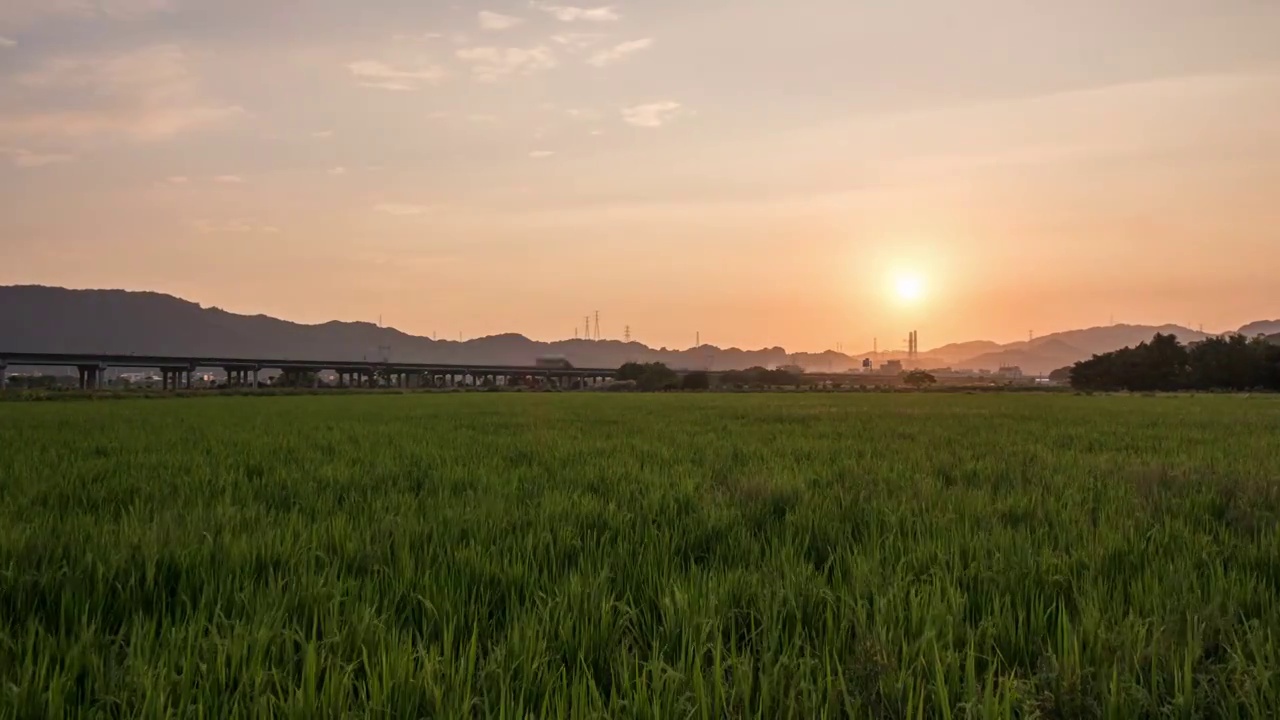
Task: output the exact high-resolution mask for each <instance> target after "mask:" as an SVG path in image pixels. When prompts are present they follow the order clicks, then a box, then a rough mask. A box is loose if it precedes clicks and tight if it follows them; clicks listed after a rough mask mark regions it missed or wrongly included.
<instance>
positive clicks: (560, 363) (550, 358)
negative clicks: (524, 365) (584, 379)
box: [534, 355, 573, 370]
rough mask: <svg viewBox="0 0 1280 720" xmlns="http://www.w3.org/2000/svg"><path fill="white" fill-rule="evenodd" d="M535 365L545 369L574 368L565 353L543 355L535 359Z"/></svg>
mask: <svg viewBox="0 0 1280 720" xmlns="http://www.w3.org/2000/svg"><path fill="white" fill-rule="evenodd" d="M534 367H538V368H542V369H544V370H572V369H573V363H571V362H569V358H567V357H565V356H563V355H543V356H542V357H540V358H538V359H537V360H535V361H534Z"/></svg>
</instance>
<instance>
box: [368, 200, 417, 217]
mask: <svg viewBox="0 0 1280 720" xmlns="http://www.w3.org/2000/svg"><path fill="white" fill-rule="evenodd" d="M373 210H374V212H380V213H383V214H385V215H395V216H397V217H412V216H414V215H425V214H427V213H429V212H431V206H430V205H414V204H412V203H394V202H391V203H378V204H377V205H374V206H373Z"/></svg>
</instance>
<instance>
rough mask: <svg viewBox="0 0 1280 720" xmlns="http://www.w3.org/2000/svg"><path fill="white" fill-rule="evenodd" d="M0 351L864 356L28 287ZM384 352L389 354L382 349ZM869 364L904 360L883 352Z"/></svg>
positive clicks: (990, 363) (606, 360)
mask: <svg viewBox="0 0 1280 720" xmlns="http://www.w3.org/2000/svg"><path fill="white" fill-rule="evenodd" d="M0 310H3V312H0V352H5V351H8V352H47V353H120V354H127V353H134V354H137V355H172V356H205V357H257V358H272V359H284V360H288V359H297V360H302V359H316V360H361V359H368V360H380V359H383V358H390V359H391V360H392V361H402V362H422V363H428V362H429V363H457V364H460V365H462V364H501V365H532V364H533V363H534V362H535V360H536V359H537V358H538V357H540V356H544V355H561V356H564V357H566V358H568V360H569V361H570V362H572V363H573V364H574V365H577V366H578V367H617V366H619V365H622V364H623V363H625V362H630V361H637V362H663V363H666V364H667V365H669V366H671V367H674V368H681V369H709V370H733V369H742V368H747V367H753V366H763V367H773V366H778V365H786V364H794V365H799V366H801V367H804V368H805V369H807V370H813V371H823V372H827V371H830V372H841V371H844V370H849V369H853V368H856V367H860V366H861V364H862V360H863V359H864V358H868V357H873V355H872V353H870V352H865V353H861V354H857V355H847V354H844V353H837V352H834V351H827V352H823V353H794V354H792V353H788V352H787V351H786V350H785V349H783V348H781V347H771V348H762V349H758V350H743V349H740V348H719V347H715V346H711V345H704V346H701V347H696V348H689V349H687V350H672V349H667V348H656V349H655V348H651V347H648V346H646V345H644V344H641V343H638V342H621V341H617V340H599V341H593V340H561V341H556V342H539V341H535V340H530V339H529V338H526V337H524V336H523V335H517V334H504V335H493V336H489V337H483V338H477V339H474V340H467V341H462V342H458V341H452V340H433V339H431V338H427V337H419V336H414V335H409V334H407V333H403V332H401V331H399V330H396V329H393V328H384V327H379V326H377V325H375V324H373V323H364V322H336V321H334V322H327V323H323V324H320V325H303V324H299V323H294V322H289V321H286V320H279V319H276V318H272V317H267V316H265V315H252V316H251V315H237V314H234V313H230V312H227V311H225V310H221V309H219V308H216V307H202V306H201V305H198V304H196V303H193V302H189V301H186V300H182V299H180V298H176V297H173V296H171V295H163V294H160V293H154V292H134V291H126V290H69V289H65V288H57V287H44V286H35V285H23V286H0ZM1157 332H1160V333H1172V334H1175V335H1177V336H1178V337H1179V339H1181V340H1182V341H1183V342H1194V341H1197V340H1202V339H1204V338H1206V337H1209V335H1208V334H1206V333H1202V332H1198V331H1196V330H1191V329H1189V328H1185V327H1180V326H1177V325H1162V326H1148V325H1111V326H1107V327H1095V328H1089V329H1086V330H1071V331H1067V332H1060V333H1054V334H1052V335H1045V336H1044V337H1040V338H1035V339H1033V340H1027V341H1021V342H1014V343H1008V344H1000V343H995V342H990V341H986V340H979V341H972V342H964V343H955V344H951V345H944V346H942V347H939V348H935V349H933V350H929V351H927V352H923V353H922V354H921V356H920V357H919V358H917V359H916V360H915V361H914V365H916V366H919V367H926V368H942V367H951V368H955V369H957V370H960V369H972V370H978V369H990V370H994V369H997V368H999V367H1002V366H1010V365H1016V366H1018V367H1021V368H1022V370H1023V372H1025V373H1028V374H1045V373H1049V372H1051V371H1053V370H1055V369H1057V368H1060V367H1064V366H1067V365H1070V364H1072V363H1074V362H1076V361H1079V360H1085V359H1088V358H1089V357H1091V356H1092V355H1094V354H1097V353H1103V352H1109V351H1111V350H1116V349H1119V348H1121V347H1125V346H1131V345H1135V344H1137V343H1140V342H1142V341H1144V340H1149V339H1151V336H1152V335H1154V334H1155V333H1157ZM1235 332H1240V333H1243V334H1246V335H1250V336H1253V335H1271V334H1280V320H1270V321H1261V322H1255V323H1250V324H1248V325H1245V326H1244V327H1242V328H1240V329H1239V330H1238V331H1235ZM388 348H389V350H388ZM874 357H875V358H876V359H877V361H878V362H883V361H885V360H890V359H903V360H906V353H903V352H882V353H878V354H877V355H875V356H874Z"/></svg>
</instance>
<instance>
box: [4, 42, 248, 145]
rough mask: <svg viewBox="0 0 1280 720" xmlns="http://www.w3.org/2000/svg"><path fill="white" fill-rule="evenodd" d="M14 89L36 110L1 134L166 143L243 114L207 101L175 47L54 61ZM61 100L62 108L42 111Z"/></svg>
mask: <svg viewBox="0 0 1280 720" xmlns="http://www.w3.org/2000/svg"><path fill="white" fill-rule="evenodd" d="M16 82H17V85H18V87H19V88H21V89H22V90H24V91H26V92H27V93H28V94H29V95H30V97H28V98H26V100H27V101H28V102H26V103H24V104H26V105H27V106H28V107H30V108H31V109H30V110H28V111H27V112H25V113H17V114H10V115H8V116H6V117H4V118H0V133H9V134H19V135H70V136H77V137H89V136H96V135H126V136H130V137H132V138H134V139H137V140H161V139H167V138H170V137H173V136H174V135H178V134H180V133H183V132H187V131H191V130H196V129H200V128H204V127H208V126H211V125H215V124H218V123H221V122H225V121H227V120H230V119H232V118H235V117H237V116H241V115H243V114H244V109H243V108H241V107H239V106H236V105H228V104H225V103H222V102H218V101H216V100H214V99H212V98H210V97H209V96H208V95H207V94H206V93H205V91H204V88H203V87H202V86H201V83H200V81H199V80H198V78H197V77H196V76H195V74H194V73H193V72H192V71H191V70H190V68H189V67H188V58H187V56H186V54H185V53H184V52H183V50H182V49H181V48H179V47H178V46H176V45H154V46H151V47H146V48H142V49H139V50H133V51H130V52H126V53H122V54H115V55H105V56H100V55H72V56H61V57H54V58H52V59H50V60H47V61H46V62H45V63H44V64H42V65H40V66H38V67H37V68H35V69H34V70H32V71H30V72H28V73H25V74H22V75H19V76H17V78H16ZM55 97H56V98H57V99H58V100H59V101H60V103H59V105H60V106H59V107H57V108H56V109H43V108H42V107H41V105H42V102H45V101H50V100H51V99H52V98H55ZM68 97H71V99H73V100H75V101H77V102H76V103H75V105H74V109H67V107H66V104H67V103H66V99H67V98H68Z"/></svg>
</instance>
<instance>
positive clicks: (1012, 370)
mask: <svg viewBox="0 0 1280 720" xmlns="http://www.w3.org/2000/svg"><path fill="white" fill-rule="evenodd" d="M996 375H999V376H1000V377H1005V378H1020V377H1022V368H1020V367H1018V366H1017V365H1005V366H1004V367H1001V368H1000V369H999V370H997V371H996Z"/></svg>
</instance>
